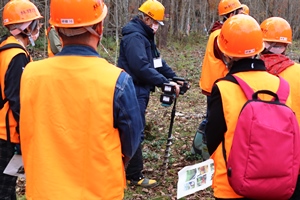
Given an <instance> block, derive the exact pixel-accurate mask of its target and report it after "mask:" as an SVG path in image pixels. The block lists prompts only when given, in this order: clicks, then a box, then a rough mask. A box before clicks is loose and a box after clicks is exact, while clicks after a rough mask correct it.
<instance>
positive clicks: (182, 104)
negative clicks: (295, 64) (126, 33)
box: [17, 36, 300, 200]
mask: <svg viewBox="0 0 300 200" xmlns="http://www.w3.org/2000/svg"><path fill="white" fill-rule="evenodd" d="M207 39H208V38H207V37H203V36H190V37H185V38H183V39H181V40H176V41H174V40H170V41H169V45H168V47H166V48H163V49H161V55H162V57H163V58H164V59H165V60H166V61H167V63H168V65H170V66H171V67H172V68H173V69H174V71H176V73H177V75H178V76H180V77H184V78H186V79H187V80H188V81H189V83H190V85H191V88H190V89H189V90H188V91H187V92H186V94H184V95H180V96H179V97H178V98H177V104H176V116H175V120H174V124H173V129H172V136H173V144H172V146H171V147H170V148H171V150H170V157H169V166H168V169H167V170H166V171H165V170H164V167H163V166H164V165H163V161H164V155H165V150H166V143H167V136H168V132H169V127H170V119H171V111H172V106H173V105H172V106H170V107H164V106H162V105H161V103H160V100H159V99H160V94H161V91H159V90H158V89H156V92H154V93H152V94H151V98H150V102H149V106H148V109H147V114H146V120H147V126H146V130H145V134H146V137H145V140H144V142H143V157H144V174H145V175H146V176H147V177H149V178H153V179H156V180H157V181H158V182H159V185H158V186H157V187H155V188H151V189H146V188H140V187H134V186H128V187H127V189H126V191H125V197H124V199H125V200H145V199H150V200H169V199H170V200H175V199H176V196H177V181H178V174H177V173H178V171H179V170H180V169H182V168H183V167H185V166H188V165H193V164H196V163H199V162H202V158H201V157H200V156H199V155H193V154H191V152H190V150H191V145H192V140H193V137H194V135H195V132H196V130H197V127H198V125H199V123H200V122H201V121H202V119H203V117H204V115H205V112H206V98H205V96H204V95H203V94H201V91H200V88H199V85H198V82H199V77H200V73H201V65H202V60H203V57H204V53H205V47H206V43H207ZM102 44H103V45H104V46H105V47H106V48H107V49H108V51H109V52H115V49H114V48H113V46H114V45H115V44H114V43H113V42H112V41H111V40H105V39H104V40H103V41H102ZM298 44H299V43H295V44H293V45H292V46H291V48H290V49H289V51H288V55H289V56H290V57H291V58H292V59H293V60H298V58H299V56H300V50H299V48H298V47H299V45H298ZM100 54H101V55H102V56H103V57H105V58H107V59H108V60H110V61H112V57H114V55H113V53H110V56H108V55H107V54H106V53H105V52H104V50H103V49H100ZM36 57H37V58H41V57H42V56H41V54H39V53H37V54H36ZM95 181H97V180H95ZM24 185H25V181H24V180H19V181H18V187H17V191H18V194H19V199H25V198H24V196H23V195H24V191H25V188H24ZM192 199H193V200H194V199H199V200H212V199H214V198H213V195H212V189H211V188H207V189H206V190H202V191H199V192H197V193H195V194H191V195H189V196H186V197H184V198H182V199H181V200H192Z"/></svg>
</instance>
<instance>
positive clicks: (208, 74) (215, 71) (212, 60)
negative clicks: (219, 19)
mask: <svg viewBox="0 0 300 200" xmlns="http://www.w3.org/2000/svg"><path fill="white" fill-rule="evenodd" d="M220 31H221V29H218V30H215V31H214V32H212V33H211V34H210V36H209V39H208V42H207V46H206V52H205V55H204V60H203V64H202V71H201V77H200V81H199V86H200V88H201V89H202V92H203V93H205V94H210V93H211V90H212V87H213V85H214V82H215V81H216V80H217V79H219V78H223V77H224V76H225V75H226V74H227V73H228V69H227V67H226V65H225V64H224V63H223V61H222V60H219V59H217V58H216V57H215V54H214V41H215V38H216V37H217V36H218V35H219V34H220Z"/></svg>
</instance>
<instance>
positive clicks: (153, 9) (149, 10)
mask: <svg viewBox="0 0 300 200" xmlns="http://www.w3.org/2000/svg"><path fill="white" fill-rule="evenodd" d="M139 11H141V12H143V13H145V14H146V15H148V16H149V17H151V18H152V19H154V20H156V21H157V22H159V23H160V24H161V25H164V24H163V22H162V21H163V20H164V15H165V7H164V6H163V5H162V4H161V3H160V2H159V1H156V0H147V1H145V2H144V3H143V4H142V5H141V6H140V7H139Z"/></svg>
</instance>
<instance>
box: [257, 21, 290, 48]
mask: <svg viewBox="0 0 300 200" xmlns="http://www.w3.org/2000/svg"><path fill="white" fill-rule="evenodd" d="M260 28H261V30H262V33H263V39H264V41H266V42H280V43H286V44H291V43H292V28H291V26H290V24H289V23H288V22H287V21H286V20H285V19H283V18H281V17H270V18H268V19H266V20H265V21H263V22H262V23H261V24H260Z"/></svg>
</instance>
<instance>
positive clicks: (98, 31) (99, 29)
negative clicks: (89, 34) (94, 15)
mask: <svg viewBox="0 0 300 200" xmlns="http://www.w3.org/2000/svg"><path fill="white" fill-rule="evenodd" d="M96 32H97V33H98V34H99V35H102V33H103V22H99V23H98V25H97V27H96Z"/></svg>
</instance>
